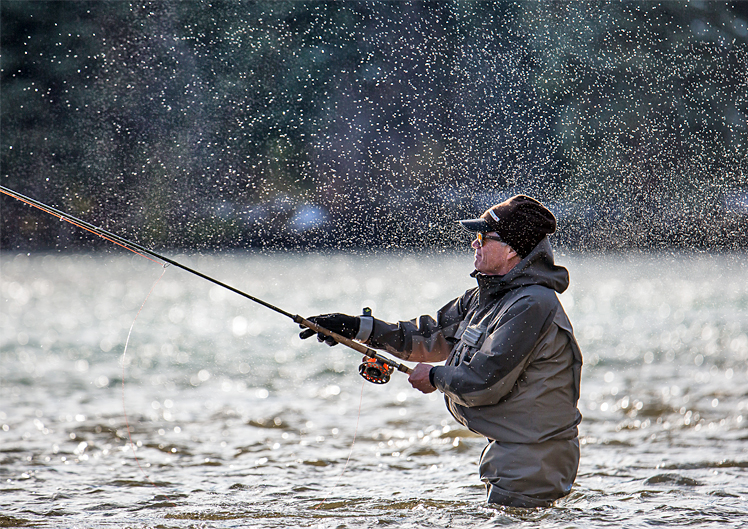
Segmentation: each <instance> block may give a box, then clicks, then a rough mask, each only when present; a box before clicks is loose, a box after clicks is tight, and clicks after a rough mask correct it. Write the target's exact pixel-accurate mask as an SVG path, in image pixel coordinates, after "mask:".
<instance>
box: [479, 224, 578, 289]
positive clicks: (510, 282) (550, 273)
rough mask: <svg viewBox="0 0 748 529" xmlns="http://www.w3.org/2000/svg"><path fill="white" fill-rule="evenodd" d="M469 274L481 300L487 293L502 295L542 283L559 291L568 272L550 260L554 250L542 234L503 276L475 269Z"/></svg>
mask: <svg viewBox="0 0 748 529" xmlns="http://www.w3.org/2000/svg"><path fill="white" fill-rule="evenodd" d="M472 275H473V277H475V278H476V279H477V280H478V286H479V287H480V297H481V300H483V299H485V298H486V296H489V297H492V296H498V295H503V294H504V293H505V292H507V291H509V290H514V289H515V288H519V287H523V286H527V285H540V286H544V287H547V288H550V289H553V290H555V291H556V292H558V293H559V294H560V293H562V292H563V291H565V290H566V289H567V288H568V287H569V271H568V270H567V269H566V268H564V267H563V266H558V265H556V264H555V263H554V262H553V250H552V249H551V243H550V241H549V240H548V237H544V238H543V240H541V241H540V242H539V243H538V244H537V246H535V248H533V250H532V251H531V252H530V253H529V254H528V255H527V257H525V258H524V259H522V261H520V262H519V263H518V264H517V266H515V267H514V268H512V269H511V270H510V271H509V273H507V274H506V275H503V276H490V275H485V274H482V273H480V272H478V271H477V270H476V271H475V272H473V273H472Z"/></svg>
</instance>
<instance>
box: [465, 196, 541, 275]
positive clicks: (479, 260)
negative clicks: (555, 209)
mask: <svg viewBox="0 0 748 529" xmlns="http://www.w3.org/2000/svg"><path fill="white" fill-rule="evenodd" d="M459 222H460V224H462V226H463V227H464V228H465V229H467V230H469V231H472V232H474V233H475V234H476V238H475V240H473V243H472V247H473V248H474V249H475V269H476V270H477V271H479V272H482V273H484V274H490V275H503V274H506V273H507V272H509V270H511V269H512V268H514V266H515V265H516V264H517V263H519V262H520V261H521V260H522V259H524V258H525V257H527V255H529V253H530V252H531V251H532V250H533V248H535V246H537V245H538V243H539V242H540V241H542V240H543V239H544V238H545V237H546V236H547V235H549V234H551V233H553V232H554V231H556V218H555V217H554V216H553V213H551V212H550V211H548V209H546V208H545V206H543V205H542V204H541V203H540V202H538V201H537V200H535V199H534V198H530V197H528V196H525V195H516V196H513V197H512V198H510V199H508V200H505V201H504V202H502V203H500V204H496V205H495V206H493V207H492V208H489V209H487V210H486V211H485V213H483V215H481V216H480V217H479V218H477V219H464V220H460V221H459Z"/></svg>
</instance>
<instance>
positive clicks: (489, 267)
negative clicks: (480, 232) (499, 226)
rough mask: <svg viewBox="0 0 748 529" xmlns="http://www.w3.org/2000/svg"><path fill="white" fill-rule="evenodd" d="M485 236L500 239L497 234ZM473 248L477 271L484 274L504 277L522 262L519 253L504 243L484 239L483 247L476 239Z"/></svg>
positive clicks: (492, 233) (491, 233)
mask: <svg viewBox="0 0 748 529" xmlns="http://www.w3.org/2000/svg"><path fill="white" fill-rule="evenodd" d="M485 235H488V236H492V237H498V234H497V233H496V232H490V233H486V234H485ZM471 246H472V247H473V249H474V250H475V262H474V266H475V269H476V270H477V271H478V272H481V273H483V274H487V275H504V274H506V273H507V272H509V271H510V270H511V269H512V268H514V266H515V265H516V264H517V263H518V262H519V261H520V259H519V256H518V255H517V252H515V251H514V250H512V247H511V246H509V245H508V244H506V243H503V242H499V241H496V240H493V239H485V238H484V239H483V246H481V245H480V242H479V241H478V239H477V238H476V239H474V240H473V242H472V244H471Z"/></svg>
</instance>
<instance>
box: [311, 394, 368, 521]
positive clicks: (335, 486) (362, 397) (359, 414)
mask: <svg viewBox="0 0 748 529" xmlns="http://www.w3.org/2000/svg"><path fill="white" fill-rule="evenodd" d="M365 382H366V380H364V381H363V382H361V398H360V399H359V401H358V416H357V417H356V427H355V428H354V429H353V442H352V443H351V449H350V451H349V452H348V458H347V459H346V460H345V465H343V470H342V471H341V472H340V474H339V475H338V478H337V479H336V480H335V484H334V485H333V486H332V489H330V491H333V490H335V489H336V488H338V483H339V482H340V478H342V477H343V474H345V469H346V468H348V462H349V461H350V460H351V456H352V455H353V447H354V445H355V444H356V435H357V434H358V423H359V421H360V420H361V406H362V405H363V403H364V386H366V383H365ZM329 497H330V492H328V493H327V496H325V498H324V499H323V500H322V501H321V502H319V503H318V504H317V505H316V506H315V507H314V510H315V511H316V510H317V509H319V508H320V507H322V505H324V504H325V502H326V501H327V498H329Z"/></svg>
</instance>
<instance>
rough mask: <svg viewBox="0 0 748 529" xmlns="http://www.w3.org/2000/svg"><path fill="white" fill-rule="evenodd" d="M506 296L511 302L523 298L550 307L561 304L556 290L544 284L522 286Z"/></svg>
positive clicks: (527, 301)
mask: <svg viewBox="0 0 748 529" xmlns="http://www.w3.org/2000/svg"><path fill="white" fill-rule="evenodd" d="M505 298H506V301H507V302H510V303H514V302H517V301H520V300H523V301H524V302H525V303H530V304H538V305H542V306H545V307H549V308H551V307H555V306H556V305H558V304H559V301H558V297H557V296H556V291H555V290H553V289H552V288H549V287H546V286H543V285H524V286H521V287H519V288H517V289H515V290H513V291H511V292H509V293H508V294H507V295H506V296H505Z"/></svg>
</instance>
